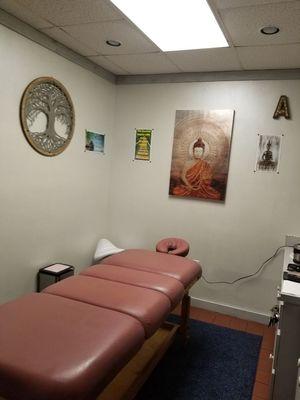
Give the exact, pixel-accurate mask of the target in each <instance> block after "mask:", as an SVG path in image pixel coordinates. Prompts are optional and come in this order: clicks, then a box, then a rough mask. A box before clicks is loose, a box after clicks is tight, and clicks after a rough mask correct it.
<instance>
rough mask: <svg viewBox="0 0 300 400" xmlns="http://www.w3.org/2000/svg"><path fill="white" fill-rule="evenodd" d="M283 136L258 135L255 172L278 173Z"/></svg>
mask: <svg viewBox="0 0 300 400" xmlns="http://www.w3.org/2000/svg"><path fill="white" fill-rule="evenodd" d="M282 137H283V135H260V134H259V135H258V143H257V153H256V161H255V167H254V171H255V172H276V173H279V160H280V152H281V143H282Z"/></svg>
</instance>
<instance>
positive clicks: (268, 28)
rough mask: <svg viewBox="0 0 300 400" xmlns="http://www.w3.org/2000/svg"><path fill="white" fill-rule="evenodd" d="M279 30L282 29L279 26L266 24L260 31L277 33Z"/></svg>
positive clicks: (268, 33)
mask: <svg viewBox="0 0 300 400" xmlns="http://www.w3.org/2000/svg"><path fill="white" fill-rule="evenodd" d="M279 30H280V29H279V28H278V27H277V26H264V27H263V28H261V30H260V31H261V33H263V34H264V35H275V34H276V33H278V32H279Z"/></svg>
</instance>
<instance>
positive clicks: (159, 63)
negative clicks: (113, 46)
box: [107, 53, 180, 75]
mask: <svg viewBox="0 0 300 400" xmlns="http://www.w3.org/2000/svg"><path fill="white" fill-rule="evenodd" d="M107 58H108V59H109V60H110V61H112V62H114V63H115V64H117V65H119V66H120V67H121V68H123V69H125V70H126V71H128V72H129V73H130V74H134V75H135V74H165V73H172V72H180V70H179V69H178V68H177V67H176V66H175V65H174V64H172V62H171V61H170V60H169V59H168V57H167V56H166V55H165V54H163V53H152V54H135V55H114V56H107Z"/></svg>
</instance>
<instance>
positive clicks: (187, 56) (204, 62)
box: [166, 48, 241, 72]
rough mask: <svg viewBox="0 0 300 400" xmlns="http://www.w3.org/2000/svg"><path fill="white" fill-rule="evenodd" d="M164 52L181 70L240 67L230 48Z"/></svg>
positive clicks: (202, 70) (192, 70) (194, 70)
mask: <svg viewBox="0 0 300 400" xmlns="http://www.w3.org/2000/svg"><path fill="white" fill-rule="evenodd" d="M166 54H167V56H168V57H169V59H170V60H172V61H173V62H174V63H175V64H176V65H177V66H178V67H179V68H180V69H181V70H182V71H183V72H204V71H232V70H239V69H241V66H240V63H239V60H238V57H237V55H236V52H235V50H234V49H232V48H219V49H205V50H188V51H173V52H168V53H166Z"/></svg>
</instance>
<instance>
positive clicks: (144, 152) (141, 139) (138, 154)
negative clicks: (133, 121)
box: [134, 129, 152, 161]
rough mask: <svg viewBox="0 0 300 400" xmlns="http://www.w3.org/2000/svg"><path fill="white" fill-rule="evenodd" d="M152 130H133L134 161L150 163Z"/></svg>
mask: <svg viewBox="0 0 300 400" xmlns="http://www.w3.org/2000/svg"><path fill="white" fill-rule="evenodd" d="M151 137H152V129H136V130H135V154H134V159H135V160H143V161H150V151H151Z"/></svg>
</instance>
